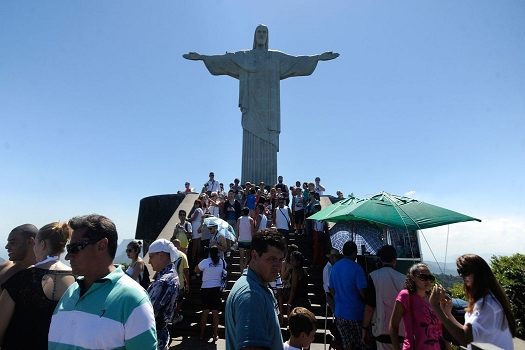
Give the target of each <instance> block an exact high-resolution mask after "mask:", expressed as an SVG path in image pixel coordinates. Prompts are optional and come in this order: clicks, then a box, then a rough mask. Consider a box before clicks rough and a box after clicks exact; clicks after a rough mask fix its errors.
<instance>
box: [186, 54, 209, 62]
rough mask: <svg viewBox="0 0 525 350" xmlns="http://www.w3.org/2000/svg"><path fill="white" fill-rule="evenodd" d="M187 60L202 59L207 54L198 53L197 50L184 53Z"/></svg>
mask: <svg viewBox="0 0 525 350" xmlns="http://www.w3.org/2000/svg"><path fill="white" fill-rule="evenodd" d="M182 57H184V58H185V59H187V60H192V61H202V60H203V59H204V58H205V57H206V56H204V55H201V54H198V53H197V52H188V53H185V54H184V55H182Z"/></svg>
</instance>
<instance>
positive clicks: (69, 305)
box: [0, 173, 516, 350]
mask: <svg viewBox="0 0 525 350" xmlns="http://www.w3.org/2000/svg"><path fill="white" fill-rule="evenodd" d="M192 191H193V190H192V188H191V186H190V184H189V183H186V184H185V191H184V192H186V193H190V192H192ZM324 191H325V189H324V188H323V187H322V186H321V184H320V179H319V178H316V179H315V181H314V182H312V183H307V182H303V183H301V182H299V181H297V182H296V186H291V187H288V186H287V185H286V184H284V182H283V178H282V177H279V178H278V182H277V183H276V184H275V185H273V186H266V185H265V184H264V183H260V184H258V185H254V184H250V183H246V184H244V185H243V186H241V185H240V184H239V181H238V179H235V180H234V181H233V182H232V183H231V184H230V186H229V190H228V192H225V190H224V186H222V184H221V183H219V182H218V181H217V180H215V178H214V174H213V173H210V179H209V181H207V182H206V184H205V186H204V188H203V191H202V193H201V194H200V195H199V198H198V199H197V200H195V202H194V205H193V208H192V209H191V210H190V211H189V212H186V211H185V210H180V211H179V222H178V223H177V224H176V225H175V227H174V231H173V237H172V238H171V240H167V239H157V240H155V241H154V242H152V243H151V244H150V245H149V248H148V251H147V254H148V258H149V261H148V264H146V263H145V262H144V260H143V259H141V257H140V254H141V251H142V244H141V242H138V241H132V242H130V243H129V244H128V246H127V249H126V253H127V255H128V257H129V259H130V261H131V263H130V265H129V267H128V268H127V269H126V270H125V271H124V270H123V269H122V267H121V266H120V265H116V264H114V262H113V260H114V258H115V254H116V249H117V241H118V234H117V230H116V227H115V224H114V223H113V222H112V221H111V220H110V219H109V218H107V217H104V216H102V215H96V214H92V215H85V216H79V217H74V218H72V219H70V220H69V221H68V222H67V223H66V222H64V223H59V222H53V223H51V224H48V225H45V226H43V227H42V228H40V229H37V228H36V227H35V226H33V225H30V224H25V225H21V226H18V227H16V228H14V229H13V230H12V231H11V233H10V234H9V237H8V241H7V245H6V249H7V251H8V254H9V261H7V262H5V263H2V264H1V265H0V293H1V294H0V310H2V312H1V313H0V349H2V350H5V349H80V348H83V349H115V348H122V349H152V350H153V349H159V350H164V349H167V348H168V347H169V345H170V342H171V335H170V332H169V329H170V326H171V325H173V327H177V323H178V322H180V321H181V320H182V319H183V317H182V310H183V308H184V297H185V295H188V294H189V293H190V285H191V283H190V282H191V279H195V280H198V282H200V287H201V288H200V296H201V300H202V314H201V319H200V322H199V329H200V332H199V337H200V338H201V339H205V337H204V334H205V331H206V324H207V320H208V315H209V313H210V312H211V313H212V333H213V341H216V340H217V339H218V338H219V333H218V324H219V312H221V311H222V310H224V315H225V338H226V348H227V349H243V348H262V349H308V348H309V347H310V344H311V343H312V342H313V340H314V337H315V333H316V328H317V322H316V316H315V314H314V313H313V311H314V310H313V308H312V304H311V303H310V300H309V297H308V284H309V273H308V268H307V267H308V266H320V267H321V266H323V265H324V268H323V288H324V292H325V296H326V302H327V305H328V307H329V308H330V310H331V311H332V313H333V315H334V316H335V325H336V327H335V330H334V331H335V333H336V334H337V339H338V340H339V342H340V346H341V348H342V349H368V348H377V349H436V350H437V349H447V348H449V347H450V340H454V341H455V342H456V343H458V344H461V345H468V344H470V343H472V342H473V341H477V342H487V343H491V344H494V345H497V346H500V347H501V348H504V349H512V348H513V343H512V342H513V340H512V337H513V335H514V334H515V332H516V324H515V320H514V317H513V315H512V313H511V310H510V305H509V301H508V299H507V297H506V295H505V293H504V292H503V290H502V288H501V286H500V285H499V283H498V282H497V281H496V279H495V277H494V274H493V273H492V271H491V269H490V267H489V266H488V264H487V263H486V262H485V260H483V259H482V258H481V257H479V256H477V255H474V254H466V255H463V256H461V257H459V258H458V259H457V261H456V264H457V267H458V274H459V275H460V276H461V277H462V278H463V282H464V289H465V294H466V296H467V302H468V307H467V309H466V317H465V324H464V325H462V324H460V323H459V322H458V321H457V320H456V319H455V318H454V316H453V314H452V311H451V310H452V301H451V298H450V296H449V295H448V294H447V292H446V291H445V290H444V289H443V287H442V286H440V285H439V284H437V283H435V282H436V279H435V277H434V275H433V274H432V272H431V271H430V269H429V267H428V266H427V265H425V264H423V263H417V264H414V265H413V266H412V267H410V269H409V270H408V271H407V273H406V275H405V274H402V273H400V272H398V271H396V269H395V268H396V263H397V253H396V250H395V248H394V247H392V246H390V245H385V246H383V247H382V248H381V249H379V251H378V254H377V255H378V258H379V266H378V268H377V269H375V270H374V271H372V272H371V273H369V274H368V275H367V274H366V273H365V271H364V269H363V267H362V266H361V265H359V264H358V263H357V262H356V258H357V252H358V251H357V245H356V243H355V242H353V241H348V242H346V243H345V244H344V246H343V247H342V251H339V250H337V249H335V248H332V247H331V246H330V240H329V232H328V228H327V225H326V224H325V223H323V222H316V221H312V220H308V219H307V217H308V216H310V215H311V214H313V213H315V212H317V211H318V210H320V209H321V205H320V201H319V200H320V195H322V194H323V192H324ZM338 196H339V197H343V194H342V193H339V194H338ZM209 218H213V220H210V219H209ZM206 219H208V220H206ZM220 219H222V220H224V222H227V223H228V224H229V225H231V226H232V227H233V228H235V230H234V231H235V233H236V235H237V237H236V238H235V239H234V240H236V241H237V242H236V244H235V245H232V240H231V239H229V238H228V237H227V236H226V235H225V234H224V233H221V232H222V231H221V221H219V220H220ZM226 226H227V225H226ZM301 236H303V241H306V242H308V244H310V249H304V247H303V249H300V248H299V247H298V246H297V245H295V244H293V243H291V242H290V240H291V237H301ZM233 249H238V250H239V255H240V272H241V276H240V277H239V278H238V279H237V280H236V281H235V283H234V285H233V287H232V288H231V290H230V292H229V294H228V298H227V300H226V301H225V304H224V306H223V301H222V300H221V296H222V291H223V288H224V285H225V281H226V277H227V274H228V270H231V266H229V264H228V263H227V262H226V260H227V257H228V254H229V253H230V252H231V251H232V250H233ZM64 251H65V252H66V256H65V259H66V260H68V261H69V262H70V267H69V266H67V265H65V264H63V263H62V262H60V259H59V258H60V255H61V254H62V253H63V252H64ZM150 268H151V270H152V271H154V273H155V274H154V276H153V277H152V278H150V275H149V271H150ZM319 316H320V315H319ZM284 326H288V330H289V334H290V337H289V339H288V340H287V341H283V338H282V332H281V327H284ZM443 329H446V330H447V331H448V333H449V334H450V335H451V336H452V338H453V339H446V338H445V337H444V334H443Z"/></svg>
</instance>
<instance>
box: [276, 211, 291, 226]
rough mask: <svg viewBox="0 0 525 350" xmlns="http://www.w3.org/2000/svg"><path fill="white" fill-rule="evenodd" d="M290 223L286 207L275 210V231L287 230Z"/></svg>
mask: <svg viewBox="0 0 525 350" xmlns="http://www.w3.org/2000/svg"><path fill="white" fill-rule="evenodd" d="M289 222H290V214H289V213H288V207H287V206H286V205H285V206H284V207H282V208H281V207H277V208H275V226H276V227H277V229H281V230H288V229H289V226H288V223H289Z"/></svg>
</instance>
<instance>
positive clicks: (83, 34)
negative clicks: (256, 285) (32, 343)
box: [0, 0, 525, 261]
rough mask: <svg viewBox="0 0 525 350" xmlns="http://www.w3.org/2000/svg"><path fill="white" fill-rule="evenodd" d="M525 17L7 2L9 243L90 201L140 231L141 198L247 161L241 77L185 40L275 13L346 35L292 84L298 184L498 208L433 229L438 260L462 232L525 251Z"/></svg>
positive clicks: (285, 137) (4, 179)
mask: <svg viewBox="0 0 525 350" xmlns="http://www.w3.org/2000/svg"><path fill="white" fill-rule="evenodd" d="M523 18H525V2H523V1H520V0H510V1H505V2H494V1H485V0H482V1H477V0H476V1H474V0H467V1H462V2H457V1H453V0H443V1H439V2H420V1H416V0H408V1H399V0H394V1H387V0H379V1H375V2H366V1H354V0H350V1H347V0H336V1H331V2H329V3H326V4H322V5H321V4H318V3H316V2H312V1H295V0H291V1H286V2H284V3H283V2H278V1H274V0H272V1H267V2H265V3H250V2H248V3H247V2H244V1H240V0H232V1H217V2H204V1H177V2H173V1H166V0H163V1H159V2H155V3H154V4H151V3H143V2H139V1H136V0H131V1H126V2H122V1H115V2H106V1H89V2H81V1H64V0H58V1H53V2H42V1H36V0H27V1H15V0H4V1H2V2H1V3H0V27H1V29H2V30H0V47H1V48H2V53H3V54H2V57H0V81H1V83H0V106H1V107H0V120H1V121H2V124H1V125H2V126H1V128H0V165H1V168H2V171H1V172H0V211H1V213H2V220H0V242H5V241H6V238H7V235H8V233H9V232H10V230H11V229H12V228H13V227H15V226H17V225H20V224H23V223H26V222H31V223H34V224H35V225H36V226H38V227H41V226H43V225H44V224H47V223H49V222H52V221H56V220H67V219H68V218H70V217H72V216H75V215H82V214H88V213H93V212H96V213H100V214H104V215H106V216H108V217H110V218H111V219H113V220H114V221H115V222H116V224H117V228H118V230H119V234H120V236H121V237H122V238H131V237H133V236H134V233H135V227H136V222H137V215H138V207H139V201H140V199H141V198H144V197H147V196H151V195H157V194H165V193H175V192H177V191H178V190H182V188H183V184H184V182H185V181H190V182H191V183H192V185H193V186H194V187H197V188H199V187H200V186H201V185H202V184H203V183H204V182H205V181H206V180H207V175H208V172H209V171H214V172H215V174H216V177H217V179H218V180H219V181H222V182H224V183H225V185H226V186H227V184H228V183H230V182H231V181H232V180H233V179H234V178H235V177H239V176H240V170H241V165H240V160H241V145H242V143H241V138H242V136H241V135H242V129H241V126H240V118H241V115H240V112H239V109H238V107H237V105H238V81H237V80H235V79H233V78H231V77H226V76H212V75H211V74H209V73H208V71H207V70H206V68H205V67H204V65H203V64H202V62H191V61H187V60H185V59H183V58H182V54H184V53H187V52H189V51H196V52H199V53H201V54H222V53H224V52H226V51H229V52H234V51H238V50H243V49H247V48H248V49H249V48H251V45H252V41H253V32H254V29H255V27H256V26H257V25H258V24H259V23H264V24H266V25H268V27H269V45H270V48H271V49H275V50H281V51H283V52H286V53H289V54H293V55H315V54H320V53H322V52H324V51H334V52H338V53H340V57H338V58H337V59H335V60H333V61H329V62H320V63H319V64H318V66H317V68H316V70H315V72H314V73H313V74H312V75H311V76H309V77H298V78H290V79H286V80H283V81H282V82H281V134H280V152H279V154H278V173H279V174H280V175H283V176H284V179H285V182H286V183H288V184H291V183H293V182H295V181H296V180H301V181H311V180H313V179H314V178H315V177H316V176H319V177H321V183H322V184H324V186H325V187H326V189H327V193H329V194H335V192H336V191H337V190H342V191H343V192H344V193H345V195H348V194H350V193H354V194H355V195H356V196H358V197H366V196H371V195H374V194H376V193H378V192H380V191H383V190H384V191H387V192H389V193H393V194H398V195H403V194H407V195H409V196H411V197H413V198H416V199H418V200H422V201H425V202H428V203H431V204H435V205H439V206H442V207H445V208H448V209H451V210H455V211H458V212H461V213H464V214H466V215H470V216H473V217H477V218H479V219H481V220H482V222H481V223H477V222H472V223H461V224H455V225H451V226H449V227H448V228H447V227H440V228H436V229H430V230H424V231H423V234H424V235H425V237H426V238H427V240H428V242H429V245H430V246H431V247H432V251H433V252H434V253H435V255H436V259H437V260H438V261H444V257H445V251H446V237H447V230H449V244H448V254H447V261H449V260H450V261H452V259H453V258H454V257H455V256H458V255H460V254H463V253H466V252H473V253H478V254H481V255H483V256H484V257H486V255H485V254H491V252H494V253H497V254H500V253H501V254H504V255H510V254H513V253H517V252H524V251H525V243H524V242H523V239H522V237H524V236H525V200H523V198H525V182H524V181H523V174H525V65H524V63H523V62H525V40H524V38H525V21H523ZM4 245H5V244H2V247H3V246H4ZM421 246H422V249H423V254H424V258H425V259H427V258H429V257H431V256H432V254H431V253H430V250H429V248H428V246H427V245H426V243H425V242H424V240H422V242H421ZM0 256H2V257H5V256H6V253H5V249H4V248H1V249H0Z"/></svg>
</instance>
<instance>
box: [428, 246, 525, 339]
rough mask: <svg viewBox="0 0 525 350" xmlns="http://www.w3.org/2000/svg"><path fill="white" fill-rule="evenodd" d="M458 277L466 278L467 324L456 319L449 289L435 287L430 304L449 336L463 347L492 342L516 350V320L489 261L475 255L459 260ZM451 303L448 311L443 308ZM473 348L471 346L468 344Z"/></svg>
mask: <svg viewBox="0 0 525 350" xmlns="http://www.w3.org/2000/svg"><path fill="white" fill-rule="evenodd" d="M456 266H457V268H458V274H459V275H460V276H461V277H462V278H463V288H464V290H465V296H466V298H467V301H468V306H467V309H466V311H467V312H466V314H465V325H462V324H461V323H459V322H458V321H457V320H456V319H455V318H454V316H452V313H451V309H452V303H451V302H448V300H447V299H448V298H447V296H446V294H445V290H444V289H443V287H441V286H438V285H436V286H434V288H433V290H432V295H431V297H430V302H431V304H432V307H433V308H434V310H435V312H436V314H437V315H438V317H439V318H440V320H441V322H443V325H444V326H445V327H446V328H447V330H448V331H449V333H450V334H451V335H452V336H453V337H454V338H455V339H456V340H457V341H458V342H459V343H460V344H461V345H463V346H465V345H467V344H470V343H471V342H473V341H476V342H481V343H490V344H493V345H497V346H499V347H500V348H503V349H513V348H514V346H513V341H512V337H513V336H514V335H515V334H516V321H515V319H514V316H513V315H512V312H511V309H510V303H509V299H508V298H507V296H506V295H505V292H504V291H503V289H502V288H501V286H500V284H499V283H498V281H497V280H496V277H495V276H494V273H493V272H492V270H491V269H490V266H489V265H488V264H487V262H486V261H485V260H484V259H483V258H482V257H480V256H478V255H475V254H465V255H462V256H460V257H459V258H457V260H456ZM444 301H447V303H446V306H447V307H445V308H444V310H442V308H441V307H440V304H443V303H444ZM468 348H469V349H470V345H468Z"/></svg>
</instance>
